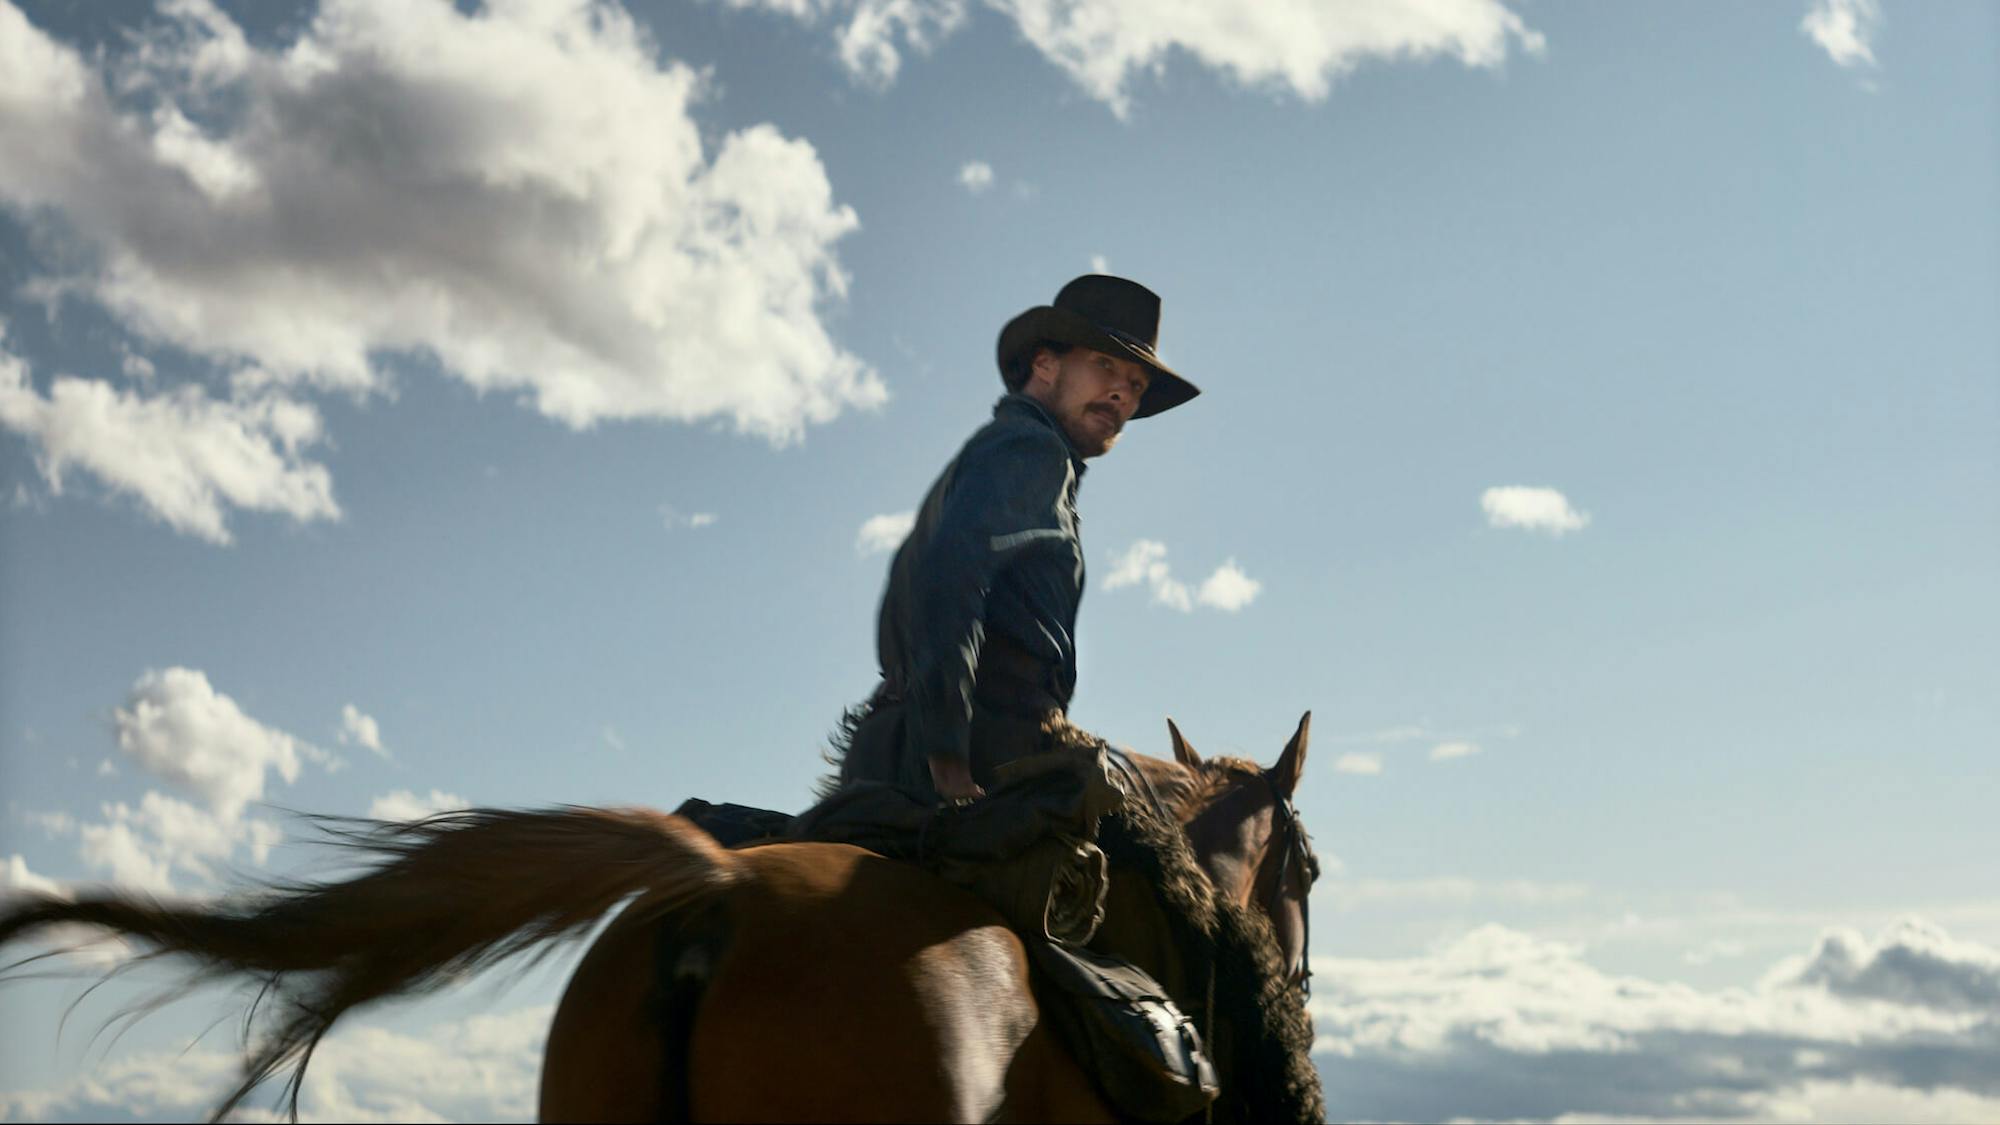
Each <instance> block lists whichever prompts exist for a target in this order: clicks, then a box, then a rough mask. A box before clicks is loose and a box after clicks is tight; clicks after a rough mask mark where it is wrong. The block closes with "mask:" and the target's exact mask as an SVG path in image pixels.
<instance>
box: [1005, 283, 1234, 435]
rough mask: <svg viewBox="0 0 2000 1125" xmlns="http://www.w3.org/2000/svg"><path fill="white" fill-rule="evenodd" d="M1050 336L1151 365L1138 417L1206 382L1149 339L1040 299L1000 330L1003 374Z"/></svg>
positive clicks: (1172, 404) (1164, 406)
mask: <svg viewBox="0 0 2000 1125" xmlns="http://www.w3.org/2000/svg"><path fill="white" fill-rule="evenodd" d="M1044 340H1054V341H1056V342H1058V343H1063V344H1075V345H1077V346H1079V347H1085V348H1090V349H1092V350H1094V351H1100V352H1103V353H1104V354H1106V355H1115V356H1118V357H1120V358H1122V359H1129V360H1131V361H1132V362H1134V363H1136V364H1139V365H1140V366H1142V367H1145V368H1146V369H1147V370H1149V371H1151V372H1152V373H1153V377H1152V381H1151V382H1149V383H1148V384H1147V385H1146V393H1145V394H1143V395H1141V396H1139V409H1137V410H1135V411H1133V412H1132V417H1134V418H1149V417H1151V416H1153V415H1155V414H1159V413H1162V412H1164V411H1168V410H1172V409H1173V408H1174V407H1176V406H1179V405H1180V404H1182V403H1184V402H1186V401H1187V400H1189V399H1191V398H1193V397H1194V396H1196V395H1198V394H1200V393H1201V388H1200V387H1197V386H1195V385H1194V384H1193V383H1190V382H1188V381H1187V379H1185V378H1183V377H1182V376H1181V375H1180V374H1179V373H1177V372H1175V371H1174V369H1173V368H1171V367H1168V366H1167V365H1166V364H1164V363H1161V362H1160V357H1159V356H1157V355H1155V354H1154V353H1153V349H1152V348H1150V347H1148V346H1147V344H1146V342H1145V341H1143V340H1139V339H1136V338H1133V337H1129V336H1125V335H1124V334H1122V333H1119V334H1115V335H1114V334H1113V333H1112V332H1111V330H1109V329H1107V328H1105V327H1103V326H1101V325H1099V324H1097V323H1096V322H1095V321H1093V320H1091V319H1090V318H1089V317H1087V316H1084V315H1083V314H1082V313H1078V312H1073V311H1071V310H1069V309H1064V308H1058V307H1056V306H1054V305H1037V306H1035V307H1034V308H1032V309H1029V310H1028V311H1027V312H1024V313H1022V314H1021V315H1020V316H1017V317H1015V318H1014V319H1012V320H1010V321H1008V322H1007V327H1005V328H1002V329H1001V330H1000V346H999V349H998V351H999V360H1000V374H1001V377H1002V378H1005V377H1006V375H1007V372H1008V370H1009V369H1010V368H1012V367H1013V365H1014V362H1015V361H1016V360H1018V359H1020V358H1021V356H1022V355H1024V354H1025V353H1026V352H1027V351H1028V349H1030V348H1032V347H1034V346H1035V345H1036V344H1039V343H1041V342H1042V341H1044Z"/></svg>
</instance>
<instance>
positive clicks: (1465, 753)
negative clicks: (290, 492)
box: [1431, 739, 1479, 762]
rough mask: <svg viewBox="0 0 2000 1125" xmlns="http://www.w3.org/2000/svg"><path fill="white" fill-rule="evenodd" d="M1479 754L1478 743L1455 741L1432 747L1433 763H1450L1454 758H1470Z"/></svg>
mask: <svg viewBox="0 0 2000 1125" xmlns="http://www.w3.org/2000/svg"><path fill="white" fill-rule="evenodd" d="M1477 753H1479V744H1478V743H1477V742H1467V741H1465V740H1463V739H1453V740H1452V741H1450V742H1440V743H1438V744H1437V745H1436V746H1433V747H1431V761H1433V762H1448V761H1450V760H1451V759H1453V758H1469V757H1471V756H1472V755H1474V754H1477Z"/></svg>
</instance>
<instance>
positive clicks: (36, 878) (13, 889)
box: [0, 853, 67, 903]
mask: <svg viewBox="0 0 2000 1125" xmlns="http://www.w3.org/2000/svg"><path fill="white" fill-rule="evenodd" d="M22 892H26V893H28V894H38V895H54V896H56V897H58V898H64V897H67V892H65V891H64V889H63V885H62V884H61V883H58V882H56V881H55V880H54V879H45V878H43V877H42V876H40V875H37V874H35V873H34V872H32V871H30V870H28V861H27V860H25V859H23V858H21V856H20V854H19V853H16V854H14V855H10V856H8V857H7V862H5V863H0V903H5V902H6V901H7V898H8V896H9V895H13V894H20V893H22Z"/></svg>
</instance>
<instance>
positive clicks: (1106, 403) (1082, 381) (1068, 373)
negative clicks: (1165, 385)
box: [1021, 347, 1152, 457]
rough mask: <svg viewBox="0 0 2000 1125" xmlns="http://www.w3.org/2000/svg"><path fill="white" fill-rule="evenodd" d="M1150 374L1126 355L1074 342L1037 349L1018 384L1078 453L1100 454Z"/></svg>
mask: <svg viewBox="0 0 2000 1125" xmlns="http://www.w3.org/2000/svg"><path fill="white" fill-rule="evenodd" d="M1151 379H1152V372H1150V371H1148V370H1146V368H1144V367H1142V366H1140V365H1139V364H1136V363H1133V362H1132V361H1131V360H1129V359H1125V358H1123V357H1122V356H1115V355H1106V354H1104V353H1103V352H1098V351H1092V350H1090V349H1089V348H1083V347H1077V348H1071V349H1070V350H1069V351H1067V352H1064V353H1063V354H1062V355H1055V354H1053V353H1051V352H1049V351H1047V350H1043V351H1040V352H1037V353H1035V361H1034V367H1033V370H1032V372H1031V373H1030V375H1029V376H1028V382H1027V385H1026V386H1024V387H1022V388H1021V389H1022V391H1023V392H1025V393H1026V394H1028V395H1029V396H1030V397H1032V398H1033V399H1035V401H1037V402H1039V403H1041V404H1042V405H1043V406H1044V407H1045V408H1047V409H1048V412H1049V413H1050V414H1052V415H1054V416H1055V420H1056V422H1057V423H1058V424H1060V425H1061V426H1062V428H1063V432H1064V433H1067V434H1068V435H1069V441H1070V444H1071V445H1073V446H1075V447H1076V451H1077V452H1078V453H1080V454H1082V455H1083V456H1085V457H1102V456H1103V455H1104V454H1106V453H1109V452H1111V447H1112V446H1113V445H1116V444H1117V443H1118V435H1119V433H1121V432H1122V431H1123V430H1124V429H1125V423H1127V422H1129V421H1131V420H1132V414H1133V412H1134V411H1136V410H1138V409H1139V397H1140V396H1141V395H1144V394H1145V393H1146V384H1147V383H1148V382H1150V381H1151Z"/></svg>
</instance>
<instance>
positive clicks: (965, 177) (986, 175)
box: [958, 160, 993, 195]
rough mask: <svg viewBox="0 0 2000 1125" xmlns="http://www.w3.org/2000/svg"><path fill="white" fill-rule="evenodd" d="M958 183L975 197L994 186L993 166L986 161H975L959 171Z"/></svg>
mask: <svg viewBox="0 0 2000 1125" xmlns="http://www.w3.org/2000/svg"><path fill="white" fill-rule="evenodd" d="M958 182H959V184H960V185H962V186H963V187H964V188H965V190H967V191H969V192H971V193H972V194H974V195H978V194H979V193H980V192H982V191H985V190H986V189H987V188H990V187H992V186H993V166H992V165H991V164H988V163H986V162H985V161H984V160H973V161H969V162H967V163H966V165H965V166H964V167H963V168H960V169H959V170H958Z"/></svg>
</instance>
